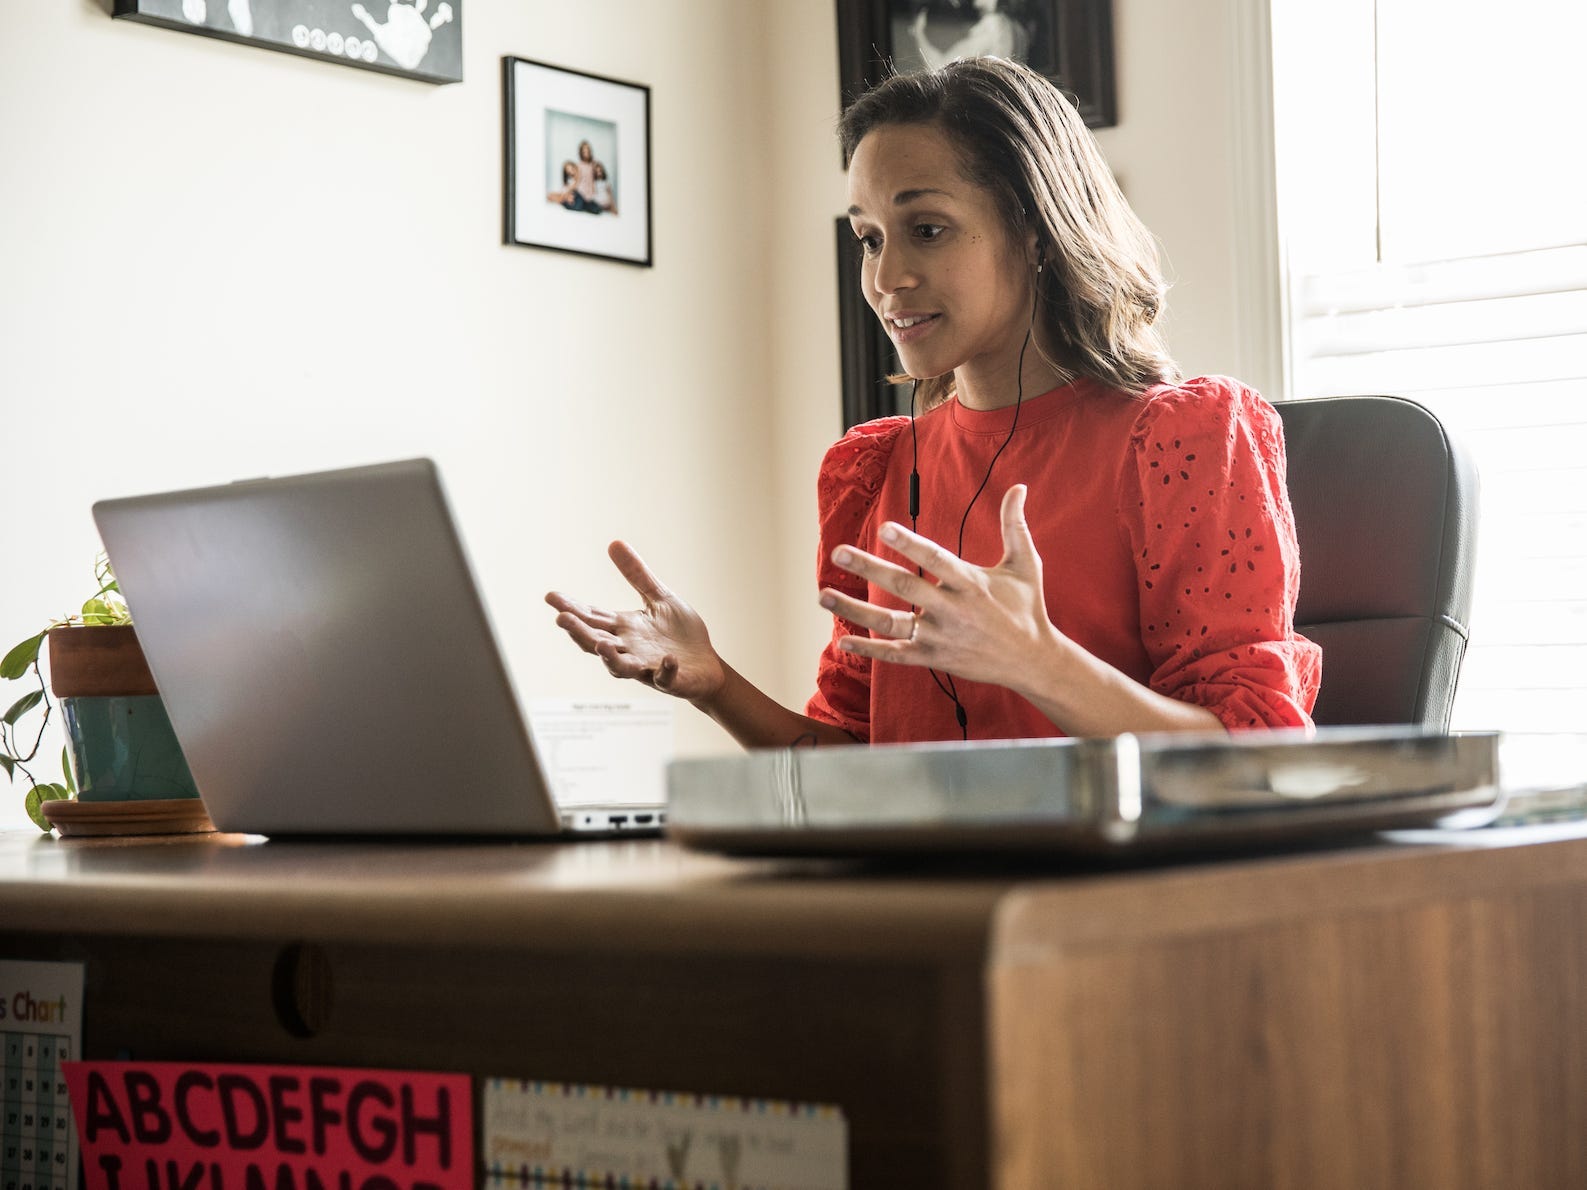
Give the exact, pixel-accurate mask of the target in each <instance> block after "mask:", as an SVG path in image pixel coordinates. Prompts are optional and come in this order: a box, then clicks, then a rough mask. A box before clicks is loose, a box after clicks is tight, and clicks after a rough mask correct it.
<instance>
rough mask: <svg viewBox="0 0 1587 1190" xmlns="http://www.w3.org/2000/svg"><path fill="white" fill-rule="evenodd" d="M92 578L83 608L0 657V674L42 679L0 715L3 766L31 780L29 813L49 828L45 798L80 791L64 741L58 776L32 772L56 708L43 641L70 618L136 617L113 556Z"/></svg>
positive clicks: (10, 774)
mask: <svg viewBox="0 0 1587 1190" xmlns="http://www.w3.org/2000/svg"><path fill="white" fill-rule="evenodd" d="M94 578H95V580H96V581H97V582H98V584H99V589H98V590H97V591H95V592H94V594H93V596H92V597H91V598H90V599H88V600H87V601H86V602H85V603H84V604H83V608H82V611H81V612H78V613H75V614H73V615H70V616H66V617H63V618H61V619H58V620H52V621H50V624H49V626H48V627H47V628H45V629H44V631H43V632H40V633H38V634H37V635H35V636H30V637H28V638H27V639H26V640H24V641H22V642H20V643H19V644H17V645H15V646H13V647H12V648H11V650H10V651H9V652H7V653H6V655H5V657H4V658H0V679H4V680H6V681H20V680H22V679H24V678H26V677H27V676H28V675H29V674H32V676H33V680H34V681H35V682H36V683H37V684H38V688H37V689H36V690H29V691H28V692H27V693H26V694H24V695H23V696H22V697H21V698H19V699H17V700H16V701H15V702H14V703H12V704H11V706H10V707H9V708H8V709H7V710H6V712H5V714H3V715H0V768H3V769H4V770H5V774H6V778H7V780H9V781H11V782H12V783H15V781H16V778H17V774H19V773H20V774H21V775H22V779H23V780H25V781H26V782H27V784H28V792H27V797H26V800H25V802H24V805H25V806H26V808H27V812H28V817H29V818H31V819H32V820H33V822H34V824H35V825H36V826H38V828H39V829H40V830H41V831H45V832H48V831H49V829H50V824H49V822H48V821H47V820H46V819H45V817H44V810H43V807H44V803H45V802H50V801H56V800H59V799H61V798H69V797H71V796H73V795H74V794H75V793H76V792H77V787H76V784H75V783H74V782H73V780H72V766H71V762H70V759H69V758H68V756H67V751H66V749H65V748H64V747H63V748H62V749H61V780H60V781H40V780H39V778H38V777H37V776H36V775H35V772H34V765H35V763H36V760H37V757H38V754H39V749H40V748H41V747H42V746H43V743H44V732H45V728H47V727H48V726H49V722H50V714H51V712H52V711H53V710H54V709H55V704H54V703H52V702H51V701H50V690H49V683H48V682H46V681H45V680H44V673H43V671H42V670H41V669H40V668H39V652H40V651H41V650H42V649H43V647H44V638H45V635H46V634H47V633H48V632H49V630H50V629H51V628H60V627H62V626H64V625H67V624H81V625H85V626H102V625H116V624H130V623H132V616H131V614H130V613H129V612H128V611H127V603H126V600H124V599H122V597H121V588H120V587H119V586H117V585H116V576H115V574H114V573H112V572H111V569H110V559H109V558H107V557H106V556H105V555H104V554H100V555H99V557H97V558H96V559H95V560H94ZM0 701H3V700H0ZM35 711H38V712H40V713H39V715H38V722H37V726H36V728H35V727H34V726H33V725H32V724H31V723H30V722H28V719H29V716H30V715H31V714H32V713H33V712H35ZM30 738H31V741H32V742H31V743H28V744H27V746H26V750H24V748H23V743H24V742H25V741H27V740H29V739H30Z"/></svg>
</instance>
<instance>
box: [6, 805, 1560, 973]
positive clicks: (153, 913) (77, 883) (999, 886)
mask: <svg viewBox="0 0 1587 1190" xmlns="http://www.w3.org/2000/svg"><path fill="white" fill-rule="evenodd" d="M1406 837H1410V836H1399V837H1394V839H1393V840H1392V841H1383V842H1375V843H1371V844H1367V845H1360V846H1354V847H1346V848H1340V849H1317V850H1308V851H1302V852H1293V853H1288V854H1279V855H1270V856H1263V855H1237V854H1236V855H1230V856H1226V857H1222V858H1218V857H1212V858H1207V857H1202V858H1199V859H1193V860H1187V861H1184V862H1180V863H1175V862H1159V863H1157V864H1154V865H1151V866H1142V867H1111V868H1109V867H1099V866H1098V865H1096V864H1094V863H1092V864H1079V863H1076V862H1072V861H1071V862H1066V861H1064V860H1062V859H1061V858H1059V859H1054V860H1053V861H1052V862H1051V863H1049V864H1046V865H1030V864H1028V863H1027V864H1024V865H1022V866H1017V867H1001V868H1000V867H997V866H995V865H988V864H979V865H976V866H966V865H965V864H963V863H945V864H942V865H936V866H934V865H932V864H931V863H930V862H925V861H923V862H919V863H916V864H913V865H909V866H898V865H893V866H881V867H867V866H865V865H861V864H855V863H848V862H843V861H823V860H737V859H730V858H726V857H721V856H714V855H708V854H702V853H698V852H692V851H689V850H686V849H683V848H680V847H677V846H675V845H673V844H671V843H669V842H666V841H665V840H660V839H647V840H622V841H596V842H571V843H560V842H553V843H497V842H481V843H473V842H462V843H445V842H437V843H404V842H392V841H388V842H340V841H313V842H307V841H283V842H267V841H265V840H263V839H260V838H257V837H254V836H245V835H225V834H211V835H186V836H143V837H130V838H119V839H55V838H48V837H41V836H38V835H33V834H30V833H28V832H23V831H12V832H0V928H8V929H13V930H23V931H28V930H33V929H44V930H49V931H53V930H56V929H59V928H60V927H61V923H63V922H76V923H87V922H89V921H91V922H92V923H93V928H94V930H95V931H96V932H99V933H115V934H139V933H160V934H163V935H171V936H183V935H208V936H213V935H216V934H223V935H228V936H232V937H239V938H254V937H276V936H279V935H280V934H281V933H282V929H283V924H284V923H289V924H290V928H291V929H292V930H293V931H294V932H295V935H296V936H299V937H304V938H310V939H314V940H346V939H353V940H358V941H368V942H393V943H414V944H418V943H423V942H426V941H444V942H447V943H465V942H481V943H497V944H499V943H502V942H504V941H510V942H512V943H516V944H521V945H536V946H557V945H560V944H564V943H568V942H576V943H577V944H578V945H579V946H581V947H586V946H592V945H594V946H605V947H607V948H609V949H611V950H613V951H617V952H623V953H636V952H637V953H643V952H645V951H648V950H651V949H654V948H657V947H666V948H669V949H670V948H673V947H676V946H677V945H678V943H679V941H680V938H679V931H683V930H686V931H687V932H688V933H689V935H690V937H691V938H692V939H693V940H694V942H695V943H696V944H698V945H699V946H701V947H702V948H703V949H709V950H714V951H721V952H725V953H733V952H743V953H776V954H786V955H797V954H799V953H801V952H805V951H809V952H811V953H817V954H819V955H821V956H824V957H826V956H832V955H833V954H834V953H837V954H844V955H854V956H860V957H864V956H870V955H875V954H878V953H885V954H888V955H895V956H919V957H929V956H934V955H937V956H940V955H943V954H948V953H955V952H960V953H962V951H963V948H964V947H965V946H966V945H971V946H974V945H978V944H982V943H991V944H994V952H1001V951H1002V950H1003V948H1006V947H1015V948H1018V949H1021V950H1028V949H1029V948H1031V947H1037V948H1042V947H1051V948H1055V949H1060V950H1061V949H1073V948H1074V947H1075V946H1077V945H1078V946H1083V945H1088V944H1099V943H1105V944H1107V945H1110V946H1118V945H1128V944H1129V943H1130V942H1131V941H1132V940H1146V939H1149V938H1161V937H1164V936H1166V935H1172V934H1176V933H1194V932H1201V931H1204V930H1206V929H1208V928H1212V927H1217V926H1222V927H1223V928H1228V929H1236V928H1246V927H1250V926H1253V925H1257V924H1260V923H1263V922H1273V921H1278V920H1281V919H1285V918H1291V917H1295V916H1308V915H1316V914H1327V913H1338V912H1341V911H1348V910H1352V909H1353V910H1365V909H1371V908H1387V907H1391V906H1393V905H1395V904H1398V903H1402V902H1405V901H1407V900H1417V899H1422V900H1425V899H1430V898H1435V897H1439V896H1445V895H1448V894H1450V893H1452V892H1456V891H1464V892H1465V893H1467V894H1469V895H1477V894H1479V893H1480V892H1481V891H1482V890H1484V889H1488V888H1508V889H1516V888H1521V887H1527V886H1532V885H1546V884H1550V883H1554V882H1557V881H1563V880H1573V879H1579V878H1581V876H1582V875H1583V873H1584V872H1587V823H1578V824H1571V825H1569V826H1560V827H1541V828H1527V829H1522V830H1517V831H1501V832H1484V833H1479V834H1477V835H1472V836H1469V837H1463V836H1452V837H1451V839H1450V841H1449V842H1447V843H1438V842H1425V841H1423V840H1425V839H1430V838H1432V836H1431V835H1430V834H1428V835H1420V834H1419V835H1416V836H1414V837H1412V838H1413V841H1410V842H1400V841H1399V839H1400V838H1406ZM1477 839H1481V840H1483V842H1482V844H1481V845H1477V844H1475V843H1474V842H1473V841H1474V840H1477ZM195 907H197V908H201V910H202V911H201V912H198V913H194V912H192V910H193V909H194V908H195ZM46 921H47V922H48V923H49V924H44V923H45V922H46ZM592 930H598V932H597V933H594V934H592Z"/></svg>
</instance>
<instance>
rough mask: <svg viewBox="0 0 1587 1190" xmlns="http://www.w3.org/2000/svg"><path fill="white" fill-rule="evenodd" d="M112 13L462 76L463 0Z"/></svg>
mask: <svg viewBox="0 0 1587 1190" xmlns="http://www.w3.org/2000/svg"><path fill="white" fill-rule="evenodd" d="M112 15H114V16H117V17H124V18H126V19H127V20H132V21H141V22H143V23H144V24H149V25H160V26H162V27H164V28H167V29H177V30H180V31H182V32H185V33H201V34H203V35H204V36H206V37H216V38H220V39H221V40H223V41H236V42H241V43H242V44H244V45H254V46H259V47H261V48H263V49H270V50H281V51H283V52H285V53H288V54H298V55H300V56H301V57H305V58H319V59H321V60H323V61H327V62H336V63H339V64H341V65H343V66H358V67H361V68H363V69H365V70H378V71H380V72H381V73H383V74H396V75H401V76H403V77H404V78H412V79H418V80H420V81H421V82H426V83H456V82H461V81H462V79H463V0H365V2H363V3H360V2H358V0H115V9H114V11H113V14H112Z"/></svg>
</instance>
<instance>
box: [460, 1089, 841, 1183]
mask: <svg viewBox="0 0 1587 1190" xmlns="http://www.w3.org/2000/svg"><path fill="white" fill-rule="evenodd" d="M481 1112H482V1115H483V1117H484V1118H483V1133H484V1137H483V1141H482V1146H481V1156H482V1158H483V1160H484V1162H485V1180H486V1185H487V1186H491V1187H508V1186H513V1187H530V1186H566V1185H575V1186H579V1185H583V1186H618V1185H621V1186H626V1185H635V1186H652V1185H661V1186H673V1187H680V1188H682V1187H689V1188H692V1187H696V1186H705V1187H715V1188H718V1190H846V1187H847V1186H848V1131H847V1126H846V1124H845V1121H844V1119H843V1113H842V1112H841V1111H839V1110H838V1109H837V1108H836V1107H833V1106H830V1105H826V1104H797V1103H788V1102H784V1101H781V1100H768V1099H742V1098H737V1097H733V1096H727V1095H690V1094H679V1093H675V1092H665V1091H637V1090H631V1089H624V1088H616V1087H594V1086H582V1085H578V1084H570V1083H546V1082H527V1081H519V1080H516V1079H491V1080H489V1081H488V1082H487V1083H486V1086H485V1094H484V1105H483V1107H482V1109H481Z"/></svg>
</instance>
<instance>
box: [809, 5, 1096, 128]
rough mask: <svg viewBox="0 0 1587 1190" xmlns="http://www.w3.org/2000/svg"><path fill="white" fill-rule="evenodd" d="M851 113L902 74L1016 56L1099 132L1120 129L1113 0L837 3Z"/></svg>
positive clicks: (844, 95)
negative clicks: (957, 61) (891, 75)
mask: <svg viewBox="0 0 1587 1190" xmlns="http://www.w3.org/2000/svg"><path fill="white" fill-rule="evenodd" d="M837 19H838V69H839V79H840V81H841V84H842V92H843V93H842V97H841V98H842V102H843V106H845V107H847V106H848V105H849V104H850V103H851V102H853V100H854V99H855V98H856V97H857V96H858V95H859V94H860V93H861V92H863V91H864V90H865V89H866V88H868V87H872V86H875V85H876V84H877V83H879V82H881V80H882V79H883V78H885V77H886V76H887V73H888V71H889V68H890V67H891V68H896V69H897V70H899V71H903V72H907V71H911V70H921V69H924V68H928V67H933V66H938V65H941V64H942V63H944V62H949V61H952V60H953V59H954V58H965V57H970V56H973V55H976V54H992V55H995V56H997V57H1000V58H1013V59H1016V60H1017V61H1020V62H1023V63H1025V64H1026V65H1027V66H1029V67H1031V68H1032V69H1034V70H1039V71H1040V72H1041V73H1042V74H1044V75H1046V76H1047V77H1048V78H1050V79H1052V80H1053V82H1055V83H1057V84H1058V86H1060V87H1062V88H1063V90H1064V91H1065V92H1066V93H1067V94H1068V95H1069V97H1070V98H1071V99H1073V100H1074V102H1075V106H1076V107H1077V108H1078V109H1079V111H1080V115H1081V118H1082V119H1084V120H1085V122H1086V124H1087V125H1089V126H1090V127H1092V128H1107V127H1111V126H1112V125H1114V124H1116V123H1118V102H1117V94H1116V90H1115V87H1114V82H1113V4H1112V0H837Z"/></svg>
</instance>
